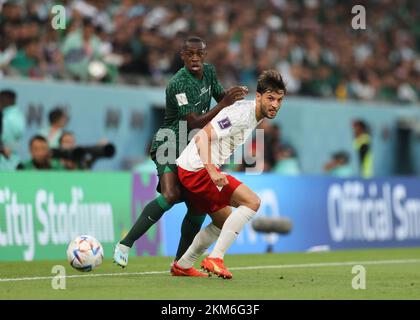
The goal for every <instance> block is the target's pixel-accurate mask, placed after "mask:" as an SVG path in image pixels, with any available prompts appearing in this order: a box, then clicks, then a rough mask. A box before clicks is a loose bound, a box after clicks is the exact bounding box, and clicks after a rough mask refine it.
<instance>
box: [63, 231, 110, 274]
mask: <svg viewBox="0 0 420 320" xmlns="http://www.w3.org/2000/svg"><path fill="white" fill-rule="evenodd" d="M103 258H104V249H103V248H102V245H101V243H100V242H99V241H98V240H96V239H95V238H94V237H92V236H78V237H76V239H74V240H73V241H72V242H70V244H69V247H68V249H67V260H68V261H69V263H70V265H71V266H72V267H73V268H74V269H76V270H78V271H82V272H88V271H92V270H93V269H95V268H96V267H98V266H99V265H100V264H101V263H102V260H103Z"/></svg>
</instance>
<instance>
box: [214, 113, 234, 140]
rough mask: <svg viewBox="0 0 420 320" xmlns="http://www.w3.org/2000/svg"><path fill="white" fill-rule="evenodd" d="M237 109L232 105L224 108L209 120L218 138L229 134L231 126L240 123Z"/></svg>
mask: <svg viewBox="0 0 420 320" xmlns="http://www.w3.org/2000/svg"><path fill="white" fill-rule="evenodd" d="M237 110H238V109H237V108H233V106H232V107H228V108H225V109H223V110H222V111H220V112H219V113H218V114H217V115H216V116H215V117H214V118H213V120H211V121H210V123H211V125H212V127H213V129H214V131H215V132H216V135H217V137H218V138H219V139H221V138H224V137H227V136H229V134H230V133H231V131H232V128H233V127H234V126H235V127H236V126H238V125H239V124H240V115H239V114H238V112H237Z"/></svg>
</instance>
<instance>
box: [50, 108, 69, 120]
mask: <svg viewBox="0 0 420 320" xmlns="http://www.w3.org/2000/svg"><path fill="white" fill-rule="evenodd" d="M65 114H66V113H65V112H64V110H63V109H61V108H55V109H53V110H51V111H50V113H49V114H48V120H49V122H50V124H53V123H55V122H57V121H58V120H60V118H61V117H62V116H64V115H65Z"/></svg>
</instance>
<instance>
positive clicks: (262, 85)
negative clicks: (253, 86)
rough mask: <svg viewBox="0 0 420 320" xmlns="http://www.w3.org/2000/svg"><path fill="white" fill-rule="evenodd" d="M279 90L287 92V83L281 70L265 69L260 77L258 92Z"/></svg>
mask: <svg viewBox="0 0 420 320" xmlns="http://www.w3.org/2000/svg"><path fill="white" fill-rule="evenodd" d="M279 90H282V91H283V92H284V94H286V93H287V90H286V85H285V84H284V81H283V78H282V76H281V74H280V72H278V71H277V70H274V69H270V70H265V71H263V72H262V73H261V74H260V76H259V77H258V84H257V92H258V93H260V94H263V93H264V92H267V91H273V92H276V91H279Z"/></svg>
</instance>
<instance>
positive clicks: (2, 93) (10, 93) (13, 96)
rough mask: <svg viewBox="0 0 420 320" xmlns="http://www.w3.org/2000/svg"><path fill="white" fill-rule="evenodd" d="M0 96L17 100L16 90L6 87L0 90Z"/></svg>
mask: <svg viewBox="0 0 420 320" xmlns="http://www.w3.org/2000/svg"><path fill="white" fill-rule="evenodd" d="M0 97H2V98H6V99H9V100H13V101H14V100H16V92H14V91H13V90H11V89H5V90H1V91H0Z"/></svg>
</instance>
